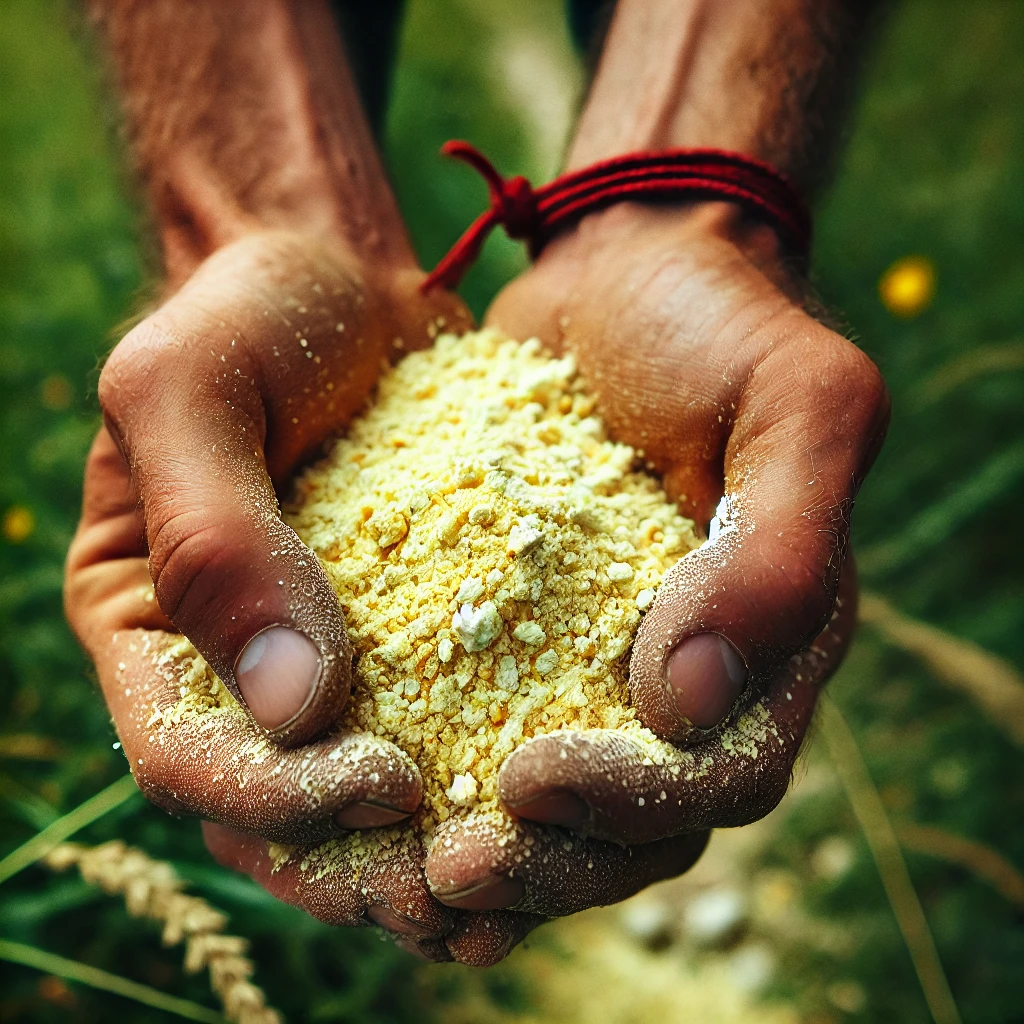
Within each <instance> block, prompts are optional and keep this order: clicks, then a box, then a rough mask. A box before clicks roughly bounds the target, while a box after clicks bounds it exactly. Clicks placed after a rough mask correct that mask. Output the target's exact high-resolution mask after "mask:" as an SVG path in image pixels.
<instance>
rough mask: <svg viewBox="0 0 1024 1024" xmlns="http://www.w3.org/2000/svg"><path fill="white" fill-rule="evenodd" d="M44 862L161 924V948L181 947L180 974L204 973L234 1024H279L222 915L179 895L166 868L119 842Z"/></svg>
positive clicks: (73, 849)
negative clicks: (73, 872) (75, 873)
mask: <svg viewBox="0 0 1024 1024" xmlns="http://www.w3.org/2000/svg"><path fill="white" fill-rule="evenodd" d="M44 863H45V864H46V865H47V866H48V867H50V868H52V869H53V870H54V871H66V870H67V869H68V868H70V867H77V868H78V870H79V871H80V872H81V875H82V878H84V879H85V881H87V882H89V883H90V884H92V885H97V886H99V887H100V888H101V889H102V890H103V891H104V892H105V893H107V894H109V895H111V896H116V895H121V896H123V897H124V901H125V905H126V906H127V908H128V913H130V914H131V915H132V916H133V917H147V918H149V919H150V920H153V921H160V922H161V923H162V924H163V942H164V945H166V946H175V945H178V944H179V943H182V942H184V943H185V970H186V971H189V972H190V973H196V972H198V971H201V970H203V968H206V969H207V970H208V971H209V974H210V986H211V987H212V988H213V991H214V992H215V993H216V994H217V997H218V998H219V999H220V1001H221V1003H222V1004H223V1006H224V1013H225V1015H226V1016H227V1018H228V1020H230V1021H235V1022H236V1024H283V1018H282V1017H281V1015H280V1014H279V1013H278V1012H277V1010H274V1009H271V1008H270V1007H268V1006H267V1002H266V996H265V995H264V994H263V990H262V989H260V988H259V987H258V986H257V985H254V984H253V983H252V981H251V980H250V978H251V977H252V974H253V970H254V967H253V962H252V961H251V960H250V959H249V958H248V957H247V956H246V955H245V953H246V950H247V948H248V943H247V942H246V940H245V939H243V938H240V937H239V936H237V935H225V934H223V932H224V928H225V927H226V926H227V923H228V919H227V916H226V915H225V914H223V913H221V912H220V911H219V910H217V909H215V908H214V907H211V906H210V904H209V903H207V902H206V900H204V899H202V898H201V897H199V896H190V895H189V894H188V893H186V892H184V891H183V890H184V888H185V885H184V883H183V882H182V881H181V879H180V878H178V876H177V875H176V874H175V873H174V869H173V868H172V867H171V865H170V864H167V863H165V862H163V861H158V860H153V859H152V858H151V857H149V856H147V855H146V854H145V853H143V852H142V851H141V850H136V849H133V848H132V847H130V846H126V845H125V844H124V843H122V842H121V841H120V840H115V841H114V842H111V843H104V844H103V845H102V846H93V847H90V846H80V845H79V844H77V843H62V844H61V845H60V846H57V847H55V848H54V849H53V850H51V851H50V853H48V854H47V855H46V857H45V859H44Z"/></svg>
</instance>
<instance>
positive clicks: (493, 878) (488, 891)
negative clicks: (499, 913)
mask: <svg viewBox="0 0 1024 1024" xmlns="http://www.w3.org/2000/svg"><path fill="white" fill-rule="evenodd" d="M432 892H433V894H434V895H435V896H436V897H437V898H438V899H439V900H440V901H441V902H442V903H443V904H445V906H448V907H455V908H457V909H458V910H502V909H504V908H505V907H514V906H515V905H516V904H517V903H518V902H519V901H520V900H521V899H522V898H523V895H524V894H525V892H526V886H525V885H523V881H522V879H521V878H509V877H508V875H488V876H487V877H486V878H485V879H483V880H482V881H480V882H477V883H475V884H474V885H470V886H466V887H465V888H463V889H460V890H458V891H457V892H444V891H443V890H440V889H433V890H432Z"/></svg>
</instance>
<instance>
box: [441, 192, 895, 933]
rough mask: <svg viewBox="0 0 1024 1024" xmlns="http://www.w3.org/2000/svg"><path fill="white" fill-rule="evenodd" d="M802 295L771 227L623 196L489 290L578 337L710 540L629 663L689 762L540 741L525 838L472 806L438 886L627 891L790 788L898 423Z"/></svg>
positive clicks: (600, 390) (579, 349) (617, 739)
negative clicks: (865, 492) (888, 438)
mask: <svg viewBox="0 0 1024 1024" xmlns="http://www.w3.org/2000/svg"><path fill="white" fill-rule="evenodd" d="M802 300H803V289H802V286H801V284H800V282H799V279H798V277H797V276H796V275H795V274H793V273H791V272H790V270H789V269H788V268H787V266H786V264H785V262H784V260H783V259H782V257H781V256H780V254H779V251H778V246H777V242H776V240H775V237H774V235H773V234H772V233H771V231H770V230H769V229H767V228H765V227H763V226H757V225H751V224H749V223H748V222H746V221H745V220H744V218H743V216H742V215H741V214H740V213H739V211H738V210H737V209H736V208H734V207H731V206H727V205H725V204H706V205H703V206H697V207H692V208H681V207H667V206H666V207H653V206H648V207H640V206H635V205H633V204H621V205H619V206H616V207H612V208H610V209H608V210H606V211H604V212H602V213H599V214H594V215H591V216H589V217H587V218H586V219H584V220H583V221H582V222H581V223H580V224H579V225H578V227H577V228H576V229H575V230H573V231H571V232H569V233H567V234H565V235H563V236H561V237H560V238H558V239H557V240H555V241H554V242H553V243H551V244H550V245H549V246H548V247H547V249H546V250H545V251H544V253H543V254H542V255H541V257H540V258H539V259H538V261H537V262H536V264H535V265H534V266H533V267H532V268H531V269H530V270H529V271H528V272H526V273H525V274H524V275H523V276H522V277H520V278H519V279H517V280H516V281H514V282H513V283H512V284H511V285H509V286H508V287H507V288H506V289H505V290H504V291H503V292H502V293H501V294H500V295H499V296H498V298H497V300H496V301H495V303H494V305H493V307H492V308H491V310H490V313H489V315H488V320H489V322H490V323H492V324H494V325H496V326H497V327H499V328H500V329H502V330H503V331H505V332H507V333H508V334H510V335H511V336H513V337H520V338H526V337H530V336H534V335H535V336H538V337H540V338H541V339H542V340H543V341H545V342H546V343H547V344H548V346H549V347H551V348H552V349H553V350H554V351H556V352H563V351H570V352H572V353H574V354H575V356H576V358H577V360H578V365H579V368H580V370H581V373H582V375H583V377H584V378H585V379H586V380H587V382H588V383H589V386H590V389H591V392H592V393H593V394H594V395H595V396H596V397H597V399H598V408H599V411H600V413H601V414H602V416H603V418H604V421H605V423H606V425H607V427H608V429H609V432H610V434H611V436H612V437H614V438H615V439H616V440H619V441H623V442H626V443H629V444H631V445H633V446H634V447H635V448H636V449H637V452H638V455H640V456H641V457H642V458H643V459H644V460H645V462H646V464H647V466H648V467H649V468H650V469H652V470H653V471H655V472H657V473H658V474H660V475H661V477H662V479H663V481H664V485H665V488H666V490H667V491H668V493H669V495H670V496H671V497H672V498H674V499H675V500H677V501H678V502H679V504H680V506H681V508H682V510H683V511H684V512H685V513H686V514H688V515H690V516H692V517H693V518H694V519H695V520H696V521H697V522H698V524H699V525H700V526H701V527H702V528H707V527H709V524H710V539H709V542H708V543H706V544H704V545H703V546H702V547H700V548H699V549H697V550H696V551H693V552H691V553H690V554H689V555H687V556H685V557H684V558H682V559H681V560H680V561H679V562H678V563H677V564H676V565H675V566H674V567H673V569H672V570H671V571H670V572H669V573H668V574H666V577H665V579H664V581H663V582H662V585H661V587H660V590H659V592H658V595H657V598H656V600H655V602H654V604H653V606H652V607H651V609H650V611H649V612H648V613H647V614H646V616H645V618H644V620H643V622H642V624H641V627H640V630H639V632H638V636H637V639H636V642H635V644H634V647H633V652H632V655H631V661H630V698H631V701H632V703H633V704H634V706H635V707H636V708H637V710H638V712H639V715H640V717H641V719H642V720H643V722H644V723H645V724H646V725H647V726H648V727H649V728H651V729H652V730H653V731H654V732H656V733H657V734H658V735H659V736H661V737H663V738H665V739H668V740H670V741H672V742H673V743H674V745H675V746H676V748H677V750H678V757H677V758H676V759H674V760H673V761H672V762H671V763H668V764H662V765H654V764H651V763H650V761H649V759H647V758H645V756H644V753H643V752H642V751H641V750H640V749H639V748H638V747H637V746H636V745H635V744H633V743H632V742H631V741H630V740H628V739H626V738H625V737H623V736H621V735H620V734H617V733H615V732H606V731H596V730H595V731H589V732H575V733H574V732H559V733H556V734H552V735H548V736H542V737H538V738H535V739H533V740H531V741H529V742H527V743H526V744H524V745H523V746H522V747H521V748H520V749H519V750H517V751H516V752H515V753H513V754H512V755H511V756H510V758H509V759H508V760H507V761H506V763H505V765H504V766H503V767H502V770H501V774H500V777H499V787H500V793H501V798H502V800H503V802H504V804H505V807H506V808H507V809H508V810H509V811H510V813H511V814H512V815H514V816H515V817H516V818H517V819H518V832H517V833H516V836H515V838H514V840H510V838H509V836H508V835H504V836H501V837H499V836H497V835H495V834H492V833H491V832H490V831H489V830H487V829H485V828H482V827H478V826H476V825H474V824H473V823H472V822H468V823H465V824H463V825H462V826H460V827H459V828H458V829H457V830H454V831H453V834H452V835H450V836H448V839H450V840H451V842H445V843H444V844H440V843H438V844H435V845H434V847H433V849H432V851H431V853H430V855H429V857H428V862H427V876H428V879H429V880H430V883H431V886H432V888H433V890H434V892H435V893H436V894H437V895H438V896H439V898H440V899H441V900H442V901H444V902H447V903H449V904H450V905H452V906H457V907H477V908H480V907H492V908H493V907H512V908H514V910H513V911H511V913H515V912H517V911H524V912H529V913H535V914H543V915H550V914H558V913H564V912H567V911H569V910H577V909H581V907H582V906H584V905H592V904H595V903H609V902H613V901H614V900H615V899H619V898H622V896H623V895H626V894H628V893H629V892H632V891H636V890H637V889H638V888H640V887H642V886H643V885H645V884H647V883H648V882H649V881H651V880H653V879H654V878H658V877H667V876H668V875H669V874H675V873H678V872H679V871H681V870H685V869H686V868H687V867H688V866H689V865H690V864H691V863H692V862H693V860H695V859H696V856H698V855H699V853H700V849H701V847H702V845H703V842H704V837H705V834H706V830H708V829H710V828H713V827H717V826H733V825H741V824H745V823H747V822H750V821H753V820H755V819H757V818H759V817H761V816H762V815H764V814H766V813H767V812H768V811H769V810H771V809H772V808H773V807H774V806H775V805H776V804H777V803H778V801H779V800H780V799H781V797H782V795H783V794H784V793H785V790H786V788H787V786H788V783H789V778H790V774H791V770H792V767H793V764H794V761H795V758H796V756H797V753H798V751H799V748H800V744H801V742H802V739H803V736H804V734H805V731H806V729H807V726H808V723H809V721H810V719H811V716H812V713H813V709H814V704H815V700H816V698H817V695H818V692H819V690H820V687H821V685H822V684H823V683H824V681H825V680H826V679H827V678H828V676H829V675H830V674H831V673H832V671H834V669H835V667H836V666H837V664H838V662H839V660H840V659H841V657H842V654H843V653H844V651H845V648H846V645H847V643H848V639H849V635H850V631H851V628H852V625H853V621H854V618H855V605H856V585H855V580H854V578H853V567H852V562H851V560H850V559H849V557H848V554H847V540H848V529H849V517H850V511H851V509H852V506H853V500H854V497H855V495H856V493H857V490H858V488H859V486H860V483H861V481H862V480H863V478H864V475H865V473H866V472H867V470H868V468H869V467H870V465H871V463H872V461H873V459H874V457H875V455H876V454H877V452H878V450H879V447H880V445H881V443H882V440H883V437H884V434H885V429H886V426H887V422H888V398H887V395H886V390H885V386H884V384H883V382H882V380H881V377H880V376H879V373H878V371H877V369H876V368H875V367H874V365H873V364H872V363H871V361H870V360H869V359H868V358H867V357H866V356H865V355H864V354H863V353H862V352H861V351H860V350H859V349H857V348H856V347H855V346H854V345H853V344H851V343H850V342H848V341H847V340H846V339H844V338H843V337H841V336H840V335H838V334H836V333H835V332H833V331H831V330H829V329H828V328H827V327H825V326H823V325H822V324H820V323H818V322H817V321H815V320H814V319H813V318H812V317H811V316H810V315H808V313H807V312H806V311H805V308H804V304H803V301H802ZM712 520H714V521H712ZM536 823H544V824H543V825H540V824H536ZM552 825H555V826H562V827H558V828H551V826H552ZM566 829H572V830H573V832H572V833H570V832H567V831H566ZM672 844H676V845H675V846H672ZM540 847H543V853H541V855H538V850H539V848H540ZM559 851H561V852H559ZM669 851H671V852H669ZM609 856H611V857H612V858H613V859H616V860H617V862H618V865H619V867H618V870H617V871H616V872H613V875H612V876H610V877H605V878H602V877H599V876H600V875H601V871H600V870H599V869H598V867H597V865H598V864H599V863H601V858H602V857H603V858H605V859H606V860H607V858H608V857H609ZM556 861H557V863H558V869H557V870H553V869H552V864H553V863H555V862H556ZM654 863H656V864H657V868H656V869H653V870H652V867H651V865H652V864H654Z"/></svg>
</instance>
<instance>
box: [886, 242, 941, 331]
mask: <svg viewBox="0 0 1024 1024" xmlns="http://www.w3.org/2000/svg"><path fill="white" fill-rule="evenodd" d="M878 294H879V296H881V299H882V304H883V305H884V306H885V308H886V309H887V310H889V312H890V313H892V315H893V316H898V317H903V318H904V319H906V320H909V319H911V318H912V317H915V316H918V315H919V314H921V313H923V312H924V311H925V309H927V308H928V306H929V305H930V304H931V301H932V299H933V298H934V297H935V267H934V265H933V264H932V261H931V260H929V259H928V258H927V257H925V256H905V257H904V258H903V259H901V260H897V261H896V262H895V263H894V264H893V265H892V266H891V267H889V269H888V270H887V271H886V272H885V273H884V274H883V275H882V279H881V280H880V281H879V282H878Z"/></svg>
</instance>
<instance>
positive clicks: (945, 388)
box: [914, 340, 1024, 409]
mask: <svg viewBox="0 0 1024 1024" xmlns="http://www.w3.org/2000/svg"><path fill="white" fill-rule="evenodd" d="M1012 370H1024V340H1013V341H1003V342H995V343H993V344H989V345H978V346H977V347H976V348H972V349H971V350H970V351H968V352H964V353H963V354H962V355H959V356H957V357H956V358H955V359H951V360H950V361H949V362H948V363H943V364H942V366H940V367H939V368H938V369H937V370H936V371H935V372H934V373H933V374H932V375H931V376H930V377H928V378H926V379H925V381H924V382H923V383H922V384H921V386H920V387H919V388H918V390H917V395H916V401H915V402H914V405H915V407H916V408H917V409H924V408H926V407H927V406H929V405H931V404H933V403H934V402H938V401H941V400H942V399H943V398H945V397H946V396H947V395H948V394H949V393H950V392H952V391H955V390H956V389H957V388H959V387H960V386H961V385H963V384H966V383H968V382H969V381H971V380H974V379H975V378H977V377H983V376H988V375H989V374H995V373H1007V372H1009V371H1012Z"/></svg>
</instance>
